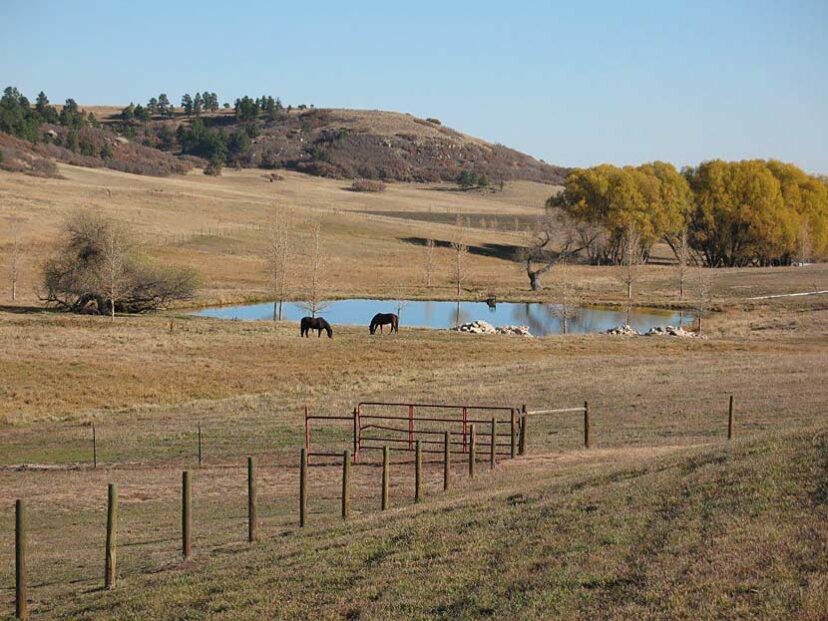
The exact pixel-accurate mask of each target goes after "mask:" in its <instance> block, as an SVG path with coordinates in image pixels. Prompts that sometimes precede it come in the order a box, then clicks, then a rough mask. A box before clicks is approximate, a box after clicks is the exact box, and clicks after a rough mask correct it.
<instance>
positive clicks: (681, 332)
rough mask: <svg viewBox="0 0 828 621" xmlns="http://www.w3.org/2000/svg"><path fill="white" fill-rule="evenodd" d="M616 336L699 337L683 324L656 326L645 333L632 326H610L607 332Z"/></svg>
mask: <svg viewBox="0 0 828 621" xmlns="http://www.w3.org/2000/svg"><path fill="white" fill-rule="evenodd" d="M606 333H607V334H612V335H615V336H677V337H680V338H699V335H698V334H696V333H695V332H689V331H687V330H685V329H684V328H682V327H681V326H679V327H676V326H654V327H652V328H650V329H649V330H648V331H647V332H645V333H644V334H641V333H640V332H638V330H636V329H635V328H633V327H632V326H628V325H623V326H616V327H615V328H610V329H609V330H607V332H606Z"/></svg>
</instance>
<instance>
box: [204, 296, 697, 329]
mask: <svg viewBox="0 0 828 621" xmlns="http://www.w3.org/2000/svg"><path fill="white" fill-rule="evenodd" d="M398 304H399V303H398V302H396V301H394V300H370V299H350V300H337V301H335V302H331V303H330V306H328V308H326V309H325V310H324V311H322V312H321V313H319V315H321V316H322V317H324V318H325V319H327V320H328V321H329V322H330V323H331V324H332V325H334V326H336V325H337V324H346V325H364V326H365V327H366V331H367V328H368V324H369V323H370V322H371V317H373V316H374V314H375V313H397V312H398V310H399V313H398V314H399V316H400V326H401V327H405V326H416V327H424V328H451V327H453V326H456V325H457V324H458V323H464V322H467V321H473V320H475V319H482V320H484V321H487V322H489V323H490V324H492V325H495V326H502V325H520V326H529V330H530V331H531V333H532V334H534V335H535V336H543V335H545V334H560V333H562V332H563V329H562V325H561V319H560V317H559V315H558V313H557V312H556V311H557V308H558V307H557V306H556V305H554V304H543V303H540V302H526V303H518V302H499V303H498V304H497V306H496V307H495V308H494V309H491V308H489V307H488V305H487V304H486V303H485V302H460V303H459V305H458V303H457V302H445V301H443V302H435V301H423V300H411V301H404V306H403V307H402V309H401V310H400V309H398ZM195 314H196V315H198V316H201V317H213V318H218V319H235V320H244V321H256V320H272V319H273V316H274V304H273V303H272V302H265V303H263V304H249V305H245V306H222V307H218V308H208V309H205V310H202V311H199V312H197V313H195ZM309 314H310V313H308V312H307V310H305V309H303V308H302V307H300V306H299V305H298V304H297V303H295V302H285V303H284V304H283V306H282V319H284V320H287V321H299V320H300V319H301V318H302V317H304V316H306V315H309ZM624 322H625V314H624V311H622V310H617V309H608V308H602V307H598V306H585V307H581V308H579V309H577V315H576V316H575V317H574V318H573V319H570V320H569V327H568V331H569V332H580V333H585V332H601V331H604V330H608V329H609V328H614V327H615V326H618V325H622V324H623V323H624ZM691 322H692V317H691V316H690V314H689V313H683V314H681V313H677V312H673V311H665V310H659V309H642V308H638V309H635V310H633V311H632V312H631V313H630V325H631V326H632V327H633V328H635V329H636V330H638V331H639V332H646V331H647V330H649V329H650V328H652V327H653V326H664V325H673V326H678V325H688V324H690V323H691Z"/></svg>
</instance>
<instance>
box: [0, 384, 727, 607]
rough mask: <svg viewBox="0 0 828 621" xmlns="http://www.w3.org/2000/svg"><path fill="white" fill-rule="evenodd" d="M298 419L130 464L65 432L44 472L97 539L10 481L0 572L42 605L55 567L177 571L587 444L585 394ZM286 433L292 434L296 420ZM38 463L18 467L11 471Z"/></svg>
mask: <svg viewBox="0 0 828 621" xmlns="http://www.w3.org/2000/svg"><path fill="white" fill-rule="evenodd" d="M559 416H560V417H562V418H558V417H559ZM302 419H303V420H302V424H303V427H304V428H303V435H304V438H303V443H302V444H303V445H302V446H301V449H300V450H297V447H296V444H295V439H296V438H297V434H296V433H293V434H291V437H292V438H293V441H292V442H294V443H293V444H292V447H293V448H290V447H289V446H286V447H285V450H279V451H276V452H275V453H274V452H273V451H267V450H266V449H264V450H261V451H260V452H250V453H248V455H247V456H244V454H245V452H246V451H245V450H244V449H245V447H244V446H243V443H241V442H239V437H238V436H237V437H236V438H235V439H230V440H229V441H228V439H226V438H225V439H219V438H217V437H216V435H215V432H214V431H212V429H211V428H210V427H209V426H203V425H201V424H199V425H193V426H194V431H193V433H192V434H191V435H188V436H187V441H188V443H189V444H190V448H189V450H187V451H185V452H184V453H183V454H182V457H181V458H180V459H178V458H176V459H175V460H174V461H173V462H170V461H167V460H166V459H165V460H164V461H163V462H162V461H160V460H159V461H157V462H153V461H152V459H150V460H148V461H144V462H136V461H132V460H130V459H128V456H127V455H126V454H124V453H118V455H119V459H118V461H113V460H112V459H111V457H110V455H114V454H113V453H109V452H108V449H107V448H106V447H107V445H109V444H110V443H112V444H115V445H117V442H116V437H115V436H114V434H112V430H108V431H107V432H106V433H103V434H102V433H101V429H100V428H98V429H89V430H88V431H87V432H86V433H88V435H86V436H83V437H82V436H81V435H73V436H72V437H73V438H74V439H75V440H78V441H79V442H81V443H82V446H77V447H66V446H63V447H61V451H62V452H61V454H65V455H67V458H69V459H72V460H73V462H72V463H71V464H68V463H67V464H65V465H64V466H58V465H56V466H54V467H53V468H50V474H51V476H55V477H62V478H67V477H68V478H67V479H66V480H69V479H71V478H76V477H77V476H79V475H80V472H83V473H85V474H84V477H85V480H84V485H85V486H86V487H85V488H86V489H88V490H89V492H88V494H86V496H87V500H86V502H84V503H82V504H83V506H82V507H81V508H80V509H79V511H81V513H82V514H83V515H82V516H79V517H78V521H79V522H80V521H83V520H87V521H97V520H100V522H101V531H100V533H99V535H100V537H99V538H98V537H95V536H94V533H93V536H92V537H90V536H89V534H88V533H87V531H84V532H83V533H82V534H81V533H80V529H78V530H77V533H78V534H77V537H76V538H74V535H73V533H75V532H76V531H75V527H74V526H73V524H69V525H66V526H63V527H62V528H61V529H59V530H60V531H63V532H58V531H56V530H55V529H54V528H52V527H51V524H52V523H54V521H55V520H56V519H58V517H57V516H60V515H61V514H62V513H63V512H64V511H65V510H64V509H63V508H62V507H60V506H56V507H48V506H44V505H43V503H42V502H39V500H38V498H31V499H27V498H26V497H25V492H23V490H22V489H21V491H20V492H18V494H17V496H18V497H19V498H22V500H21V502H19V503H18V504H17V505H16V512H17V518H16V520H17V522H16V532H17V535H16V543H15V567H16V568H18V569H19V571H17V572H16V574H14V578H13V577H12V574H11V573H8V572H6V571H5V570H4V573H2V576H3V577H4V578H3V579H4V581H6V580H8V581H9V582H8V583H7V584H11V583H12V582H13V583H14V584H16V586H17V589H18V591H17V593H18V594H19V596H20V597H21V598H24V599H29V600H31V601H34V602H40V603H42V602H44V601H48V597H49V592H50V589H51V588H52V587H53V586H54V585H55V584H56V583H55V578H54V576H56V575H67V574H74V575H76V580H75V581H76V582H77V583H79V584H86V585H88V586H89V587H90V588H92V587H94V585H96V584H98V583H100V584H105V585H106V586H109V587H111V586H113V585H114V584H115V583H116V582H117V581H119V580H121V579H123V578H126V577H129V576H134V575H137V574H142V573H147V572H154V571H157V570H158V568H159V567H168V568H173V567H178V566H179V564H180V563H181V562H182V559H183V560H187V561H188V562H190V561H189V560H188V559H191V558H198V557H199V556H203V555H211V554H213V553H215V552H216V551H221V550H222V549H225V548H227V546H238V545H251V544H253V543H254V542H256V541H261V540H264V539H272V538H273V537H284V536H286V535H290V534H297V533H298V532H299V530H300V529H303V528H304V527H310V528H315V529H316V528H330V527H334V526H336V524H337V523H339V524H342V521H343V519H344V520H347V519H351V518H353V517H355V516H356V515H360V514H361V515H367V514H373V513H377V512H381V511H385V510H389V509H392V508H402V507H406V506H412V505H415V504H420V505H422V506H423V510H428V506H429V502H433V501H435V500H436V499H437V498H439V497H440V496H441V495H443V494H444V493H445V492H447V491H457V492H458V493H461V494H462V493H463V490H464V489H472V486H474V488H477V487H479V486H480V485H485V484H486V483H485V480H486V479H485V476H486V475H487V474H488V473H489V472H493V473H497V472H499V470H500V468H499V466H500V465H508V464H509V463H510V462H511V460H512V459H513V458H519V457H521V456H523V455H529V454H532V453H533V451H534V452H536V453H537V454H538V455H539V456H540V455H541V454H543V455H544V456H548V455H549V454H550V453H549V451H550V450H551V451H555V450H557V451H558V452H560V451H561V450H563V453H561V454H567V452H568V451H569V450H570V449H571V448H575V447H574V446H573V443H572V442H573V440H574V439H575V438H574V434H575V432H576V430H577V432H578V436H579V444H580V446H581V447H582V450H583V449H584V448H586V449H589V448H590V447H591V446H592V444H593V442H594V437H593V436H592V426H593V420H592V419H591V416H590V408H589V405H588V404H587V403H586V402H584V404H583V406H577V407H568V408H551V409H529V408H527V406H526V405H520V406H517V405H515V406H508V405H488V404H447V403H416V402H382V401H362V402H359V403H357V404H356V406H355V407H353V408H352V410H351V412H350V414H347V415H322V414H313V413H311V412H310V411H308V409H307V408H304V409H303V412H302ZM573 419H575V420H577V421H578V424H575V420H573ZM719 420H720V421H721V419H719ZM726 420H727V424H726V426H725V425H724V424H721V423H720V425H719V429H720V431H719V432H715V431H714V430H713V429H711V432H712V433H714V434H715V435H718V437H719V438H721V439H724V438H725V437H726V438H727V439H730V438H731V437H733V436H734V435H735V431H734V429H735V423H734V420H735V419H734V413H733V401H732V399H731V400H730V403H729V404H728V408H727V419H726ZM617 422H618V421H616V423H617ZM293 429H294V430H295V431H298V430H296V427H295V423H294V427H293ZM725 430H726V433H725ZM250 431H252V430H250ZM259 431H260V430H259ZM602 431H603V429H602ZM159 433H163V432H162V431H159ZM237 433H241V432H239V431H238V430H237ZM559 433H565V437H564V436H559V435H558V434H559ZM601 439H602V445H603V444H604V442H606V443H607V444H611V445H617V444H618V441H619V440H620V439H621V438H610V437H606V438H605V436H604V435H603V433H602V436H601ZM320 440H321V441H320ZM562 441H564V442H563V443H562ZM555 445H557V449H556V448H555ZM533 447H534V448H533ZM70 448H71V450H69V449H70ZM167 448H169V446H167ZM176 452H177V451H176ZM591 452H592V451H590V453H591ZM84 453H85V454H86V456H87V457H86V463H85V464H79V463H78V462H77V461H75V460H77V459H78V458H82V456H83V455H84ZM153 454H155V453H153ZM584 455H586V453H584ZM541 458H542V459H543V458H545V457H541ZM513 463H514V464H515V465H517V464H518V463H519V462H518V461H515V462H513ZM544 463H547V462H544ZM545 467H548V466H545ZM522 470H523V468H520V467H518V468H512V467H509V468H504V469H503V474H499V475H498V474H495V476H498V477H500V478H501V479H503V481H504V482H508V481H509V480H511V479H510V477H520V476H521V474H520V472H521V471H522ZM37 472H38V471H37V470H29V469H23V470H22V471H21V476H22V477H24V478H28V477H33V476H38V474H37ZM476 478H478V479H481V481H475V480H474V479H476ZM23 485H25V483H23ZM58 485H59V483H58ZM507 486H508V485H507ZM452 497H454V496H453V495H452V496H449V497H447V498H452ZM175 515H177V517H176V518H175V519H170V517H171V516H175ZM104 518H105V519H104ZM104 526H105V528H104ZM67 534H69V536H73V540H72V544H71V546H70V547H66V546H62V545H58V544H57V541H58V540H59V538H60V537H62V536H66V535H67ZM243 542H244V543H243ZM7 543H8V542H7ZM101 559H103V560H105V563H101ZM10 567H11V564H10V565H9V568H10ZM27 589H28V590H27ZM23 612H24V614H26V612H25V611H23Z"/></svg>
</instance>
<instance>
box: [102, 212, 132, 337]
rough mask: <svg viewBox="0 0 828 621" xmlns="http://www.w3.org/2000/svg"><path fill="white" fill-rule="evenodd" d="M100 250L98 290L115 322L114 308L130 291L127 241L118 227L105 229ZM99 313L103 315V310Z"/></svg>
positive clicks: (114, 225)
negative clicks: (100, 291)
mask: <svg viewBox="0 0 828 621" xmlns="http://www.w3.org/2000/svg"><path fill="white" fill-rule="evenodd" d="M101 250H102V253H101V260H100V263H99V274H98V277H99V278H100V281H101V285H100V289H101V290H102V291H103V292H104V294H105V296H106V297H105V299H106V302H107V303H108V304H109V315H110V317H111V318H112V321H115V307H116V306H117V305H118V303H119V302H120V301H121V297H122V296H124V295H125V294H126V292H127V291H129V289H130V286H129V283H128V282H127V281H128V279H129V273H128V272H127V269H126V259H127V255H128V253H129V241H128V239H127V236H126V234H125V233H124V231H123V229H122V228H121V227H120V226H118V225H116V224H110V225H109V226H108V227H107V229H106V230H105V231H104V234H103V243H102V248H101ZM100 312H101V313H103V310H102V309H101V311H100Z"/></svg>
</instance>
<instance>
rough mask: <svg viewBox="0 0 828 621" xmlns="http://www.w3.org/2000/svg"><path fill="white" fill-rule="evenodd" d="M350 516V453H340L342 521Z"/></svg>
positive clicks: (347, 451) (346, 451) (346, 450)
mask: <svg viewBox="0 0 828 621" xmlns="http://www.w3.org/2000/svg"><path fill="white" fill-rule="evenodd" d="M350 515H351V451H349V450H348V449H345V451H344V452H343V453H342V519H343V520H347V519H348V517H349V516H350Z"/></svg>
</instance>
